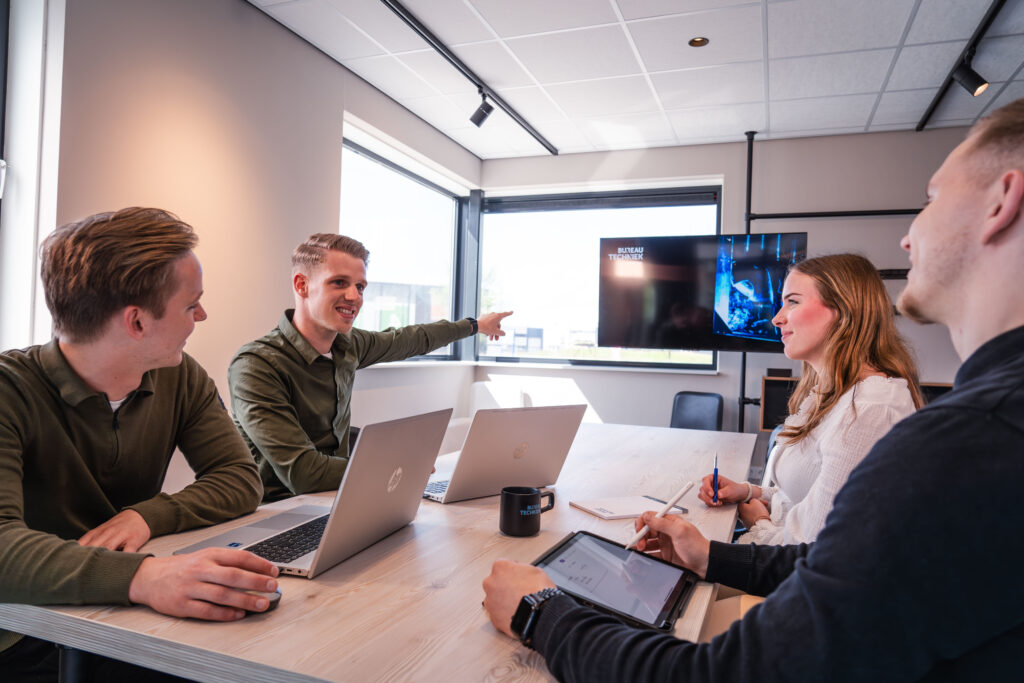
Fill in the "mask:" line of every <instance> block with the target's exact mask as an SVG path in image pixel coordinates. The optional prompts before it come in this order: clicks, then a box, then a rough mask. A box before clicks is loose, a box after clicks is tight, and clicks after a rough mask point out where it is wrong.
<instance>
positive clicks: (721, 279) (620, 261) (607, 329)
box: [597, 232, 807, 352]
mask: <svg viewBox="0 0 1024 683" xmlns="http://www.w3.org/2000/svg"><path fill="white" fill-rule="evenodd" d="M600 250H601V268H600V284H599V302H598V327H597V343H598V346H616V347H625V348H639V349H701V350H703V349H713V350H718V351H768V352H781V351H782V342H781V340H780V337H779V333H778V330H777V329H776V328H775V326H774V325H772V324H771V320H772V318H773V317H774V316H775V314H776V313H777V312H778V310H779V308H780V307H781V305H782V283H783V280H785V277H786V271H787V270H788V269H789V267H790V266H791V265H793V264H794V263H796V262H798V261H801V260H803V259H804V258H806V256H807V233H805V232H795V233H765V234H755V235H702V236H697V237H628V238H606V239H602V240H601V247H600Z"/></svg>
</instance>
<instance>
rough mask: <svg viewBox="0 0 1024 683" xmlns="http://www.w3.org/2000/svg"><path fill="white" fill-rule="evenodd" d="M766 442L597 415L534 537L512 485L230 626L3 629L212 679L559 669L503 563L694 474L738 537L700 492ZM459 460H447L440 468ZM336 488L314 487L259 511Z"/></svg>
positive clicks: (689, 631)
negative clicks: (517, 508)
mask: <svg viewBox="0 0 1024 683" xmlns="http://www.w3.org/2000/svg"><path fill="white" fill-rule="evenodd" d="M754 441H755V435H754V434H735V433H730V432H705V431H692V430H684V429H667V428H659V427H637V426H628V425H600V424H584V425H582V427H581V428H580V432H579V434H578V435H577V437H576V441H575V443H574V444H573V447H572V450H571V451H570V453H569V457H568V459H567V461H566V464H565V467H564V469H563V471H562V474H561V476H560V477H559V480H558V483H557V485H556V486H554V487H552V488H554V490H555V508H554V509H553V510H551V511H550V512H546V513H544V515H543V516H542V518H541V532H540V534H538V535H537V536H534V537H532V538H510V537H506V536H503V535H502V534H501V533H500V532H499V531H498V500H499V497H498V496H491V497H488V498H481V499H477V500H470V501H464V502H461V503H454V504H448V505H441V504H439V503H435V502H432V501H428V500H424V501H423V504H422V505H421V506H420V509H419V513H418V515H417V517H416V520H415V521H414V522H413V523H412V524H411V525H409V526H407V527H405V528H403V529H401V530H399V531H397V532H396V533H394V534H392V535H391V536H389V537H387V538H385V539H384V540H382V541H380V542H379V543H377V544H375V545H374V546H372V547H370V548H368V549H367V550H364V551H363V552H361V553H359V554H357V555H355V556H354V557H352V558H349V559H348V560H346V561H345V562H343V563H341V564H340V565H338V566H336V567H334V568H333V569H331V570H329V571H327V572H325V573H323V574H321V575H318V576H317V577H316V578H315V579H313V580H308V579H303V578H297V577H282V578H281V580H280V584H281V591H282V593H283V598H282V600H281V604H280V606H279V607H278V608H277V609H276V610H274V611H273V612H269V613H266V614H260V615H253V616H250V617H247V618H245V619H243V620H241V621H239V622H234V623H229V624H224V623H209V622H201V621H196V620H188V619H175V618H172V617H167V616H163V615H160V614H157V613H156V612H153V611H152V610H150V609H148V608H145V607H61V608H46V607H34V606H29V605H0V628H9V629H12V630H15V631H19V632H22V633H28V634H30V635H34V636H37V637H40V638H45V639H49V640H53V641H55V642H58V643H61V644H64V645H67V646H69V647H73V648H79V649H82V650H86V651H90V652H96V653H99V654H102V655H105V656H108V657H114V658H117V659H121V660H124V661H129V662H132V663H136V664H142V665H145V666H149V667H151V668H157V669H161V670H164V671H168V672H170V673H174V674H178V675H182V676H187V677H189V678H195V679H197V680H203V681H218V682H219V681H246V682H249V681H275V682H276V681H285V680H288V681H305V680H329V681H369V680H381V679H386V680H396V679H397V680H417V681H442V680H458V681H463V680H465V681H474V680H512V679H514V680H525V681H534V680H550V678H551V676H550V674H549V673H548V670H547V667H546V666H545V664H544V661H543V660H542V659H541V657H540V655H538V654H537V653H535V652H533V651H532V650H529V649H527V648H525V647H522V646H521V645H520V644H519V643H518V642H516V641H514V640H512V639H510V638H508V637H506V636H504V635H502V634H500V633H498V632H497V631H496V630H495V629H494V627H493V626H492V625H491V623H490V621H489V620H488V618H487V615H486V613H485V612H484V610H483V607H482V606H481V601H482V600H483V588H482V587H481V582H482V581H483V579H484V577H485V576H486V575H487V574H488V573H489V572H490V567H491V563H492V562H493V561H494V560H496V559H498V558H509V559H515V560H520V561H523V562H531V561H533V560H534V559H536V558H537V557H539V556H540V555H541V554H543V552H544V551H545V550H547V549H548V548H549V547H551V546H552V545H554V544H555V543H556V542H557V541H558V540H560V539H561V538H562V537H563V536H565V535H566V534H567V533H569V532H571V531H576V530H581V529H585V530H588V531H592V532H594V533H598V534H600V535H603V536H606V537H608V538H611V539H615V540H619V541H621V542H626V541H627V540H628V539H629V538H630V537H631V536H632V532H633V522H632V520H613V521H606V520H601V519H599V518H597V517H594V516H592V515H589V514H587V513H585V512H583V511H581V510H578V509H576V508H573V507H570V506H569V501H570V500H580V499H586V498H598V497H610V496H620V495H631V494H645V495H651V496H655V497H657V498H661V499H667V498H669V497H670V496H672V495H673V494H674V493H675V492H676V491H677V490H678V489H679V488H680V487H681V486H682V485H683V484H685V483H686V481H688V480H693V481H694V484H695V486H694V488H693V489H691V491H690V492H688V493H687V494H686V496H684V497H683V499H682V500H681V501H680V505H683V506H685V507H687V508H689V510H690V512H689V514H688V518H689V519H690V520H691V521H693V522H694V524H696V525H697V526H698V527H699V528H700V529H701V530H702V531H703V532H704V534H705V535H707V536H708V537H709V538H712V539H716V540H728V539H729V538H730V536H731V533H732V529H733V526H734V524H735V518H736V512H735V506H727V507H725V508H718V509H714V510H712V509H709V508H707V507H706V506H704V505H703V504H702V503H700V502H699V501H698V500H697V497H696V490H697V488H698V486H699V481H700V478H701V477H702V476H704V475H705V474H708V473H710V472H711V467H712V463H713V460H714V455H715V453H716V452H717V453H718V456H719V473H720V474H722V475H724V476H727V477H729V478H730V479H733V480H743V479H744V478H745V477H746V473H747V468H748V467H749V465H750V458H751V453H752V450H753V446H754ZM450 457H451V456H442V458H441V459H440V460H441V462H439V467H440V466H441V465H443V464H444V463H443V461H444V460H445V459H446V458H450ZM332 497H333V494H331V493H326V494H315V495H308V496H299V497H296V498H293V499H290V500H287V501H280V502H278V503H274V504H273V505H269V506H264V507H263V508H261V509H260V510H259V511H258V512H256V513H254V514H255V515H268V514H272V513H274V512H277V511H280V510H281V509H285V508H290V507H294V506H296V505H300V504H304V503H310V502H316V503H324V504H326V503H329V502H330V499H331V498H332ZM652 507H653V508H656V507H658V506H657V504H656V503H652ZM367 514H372V511H370V510H367ZM253 518H254V517H245V518H242V519H239V520H235V521H233V522H229V523H228V524H230V525H237V524H244V523H246V522H248V521H251V519H253ZM222 528H227V525H222V526H221V527H215V528H206V529H197V530H193V531H190V532H187V533H184V534H178V535H175V536H166V537H162V538H158V539H155V540H154V541H152V542H150V543H149V544H148V545H147V546H146V548H145V550H146V551H148V552H152V553H154V554H157V555H168V554H170V553H171V551H173V550H174V549H176V548H180V547H183V546H185V545H188V544H190V543H193V542H196V541H198V540H200V539H201V538H204V537H206V536H209V535H212V534H214V533H216V532H217V531H219V530H222ZM713 598H714V586H713V585H712V584H708V583H704V582H700V583H699V584H698V585H697V589H696V591H695V593H694V594H693V596H692V598H691V599H690V602H689V603H688V605H687V608H686V610H685V611H684V613H683V615H682V617H681V618H680V619H679V621H678V622H677V625H676V631H675V632H676V635H677V636H679V637H681V638H686V639H689V640H696V639H697V637H698V635H699V633H700V628H701V625H702V624H703V622H704V618H705V616H706V613H707V609H708V605H709V604H710V601H711V600H712V599H713Z"/></svg>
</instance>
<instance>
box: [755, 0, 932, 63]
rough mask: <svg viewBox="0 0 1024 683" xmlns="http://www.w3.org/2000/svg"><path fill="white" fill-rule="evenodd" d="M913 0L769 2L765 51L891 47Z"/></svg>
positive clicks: (786, 52)
mask: <svg viewBox="0 0 1024 683" xmlns="http://www.w3.org/2000/svg"><path fill="white" fill-rule="evenodd" d="M914 2H915V0H855V1H854V2H849V0H792V1H791V2H773V3H769V5H768V56H769V57H770V58H777V57H798V56H802V55H814V54H825V53H829V52H843V51H847V50H865V49H871V48H880V47H895V46H897V45H898V44H899V42H900V38H901V37H902V36H903V30H904V28H905V27H906V23H907V19H908V18H909V17H910V10H911V9H912V8H913V6H914Z"/></svg>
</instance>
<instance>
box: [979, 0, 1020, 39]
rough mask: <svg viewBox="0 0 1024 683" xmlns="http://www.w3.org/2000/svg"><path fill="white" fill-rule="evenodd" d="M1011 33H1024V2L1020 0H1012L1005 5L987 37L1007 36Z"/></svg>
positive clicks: (990, 27)
mask: <svg viewBox="0 0 1024 683" xmlns="http://www.w3.org/2000/svg"><path fill="white" fill-rule="evenodd" d="M1011 33H1024V2H1021V1H1020V0H1010V1H1009V2H1008V3H1006V4H1005V5H1003V8H1002V9H1001V10H999V14H997V15H996V18H995V20H994V21H993V22H992V25H991V26H989V28H988V31H987V32H986V33H985V35H987V36H1005V35H1009V34H1011Z"/></svg>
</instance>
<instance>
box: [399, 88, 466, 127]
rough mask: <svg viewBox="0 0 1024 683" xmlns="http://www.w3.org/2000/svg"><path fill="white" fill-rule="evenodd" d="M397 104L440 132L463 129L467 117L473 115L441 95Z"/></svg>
mask: <svg viewBox="0 0 1024 683" xmlns="http://www.w3.org/2000/svg"><path fill="white" fill-rule="evenodd" d="M399 103H400V104H401V105H402V106H403V107H405V108H406V109H408V110H409V111H411V112H412V113H413V114H416V116H419V117H420V118H421V119H423V120H424V121H426V122H427V123H429V124H431V125H433V126H435V127H436V128H440V129H442V130H443V129H445V128H462V127H464V126H465V125H466V124H467V123H469V115H470V114H472V113H473V111H472V110H470V111H466V110H464V109H461V108H459V107H457V106H455V105H454V104H453V103H452V101H451V100H450V99H448V98H447V97H445V96H443V95H433V96H431V97H416V98H413V99H403V100H399Z"/></svg>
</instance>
